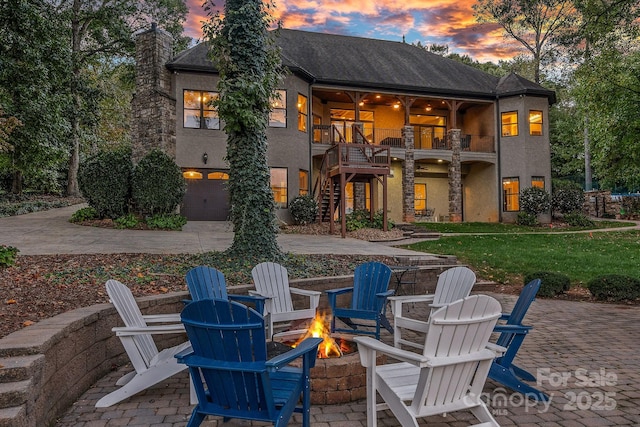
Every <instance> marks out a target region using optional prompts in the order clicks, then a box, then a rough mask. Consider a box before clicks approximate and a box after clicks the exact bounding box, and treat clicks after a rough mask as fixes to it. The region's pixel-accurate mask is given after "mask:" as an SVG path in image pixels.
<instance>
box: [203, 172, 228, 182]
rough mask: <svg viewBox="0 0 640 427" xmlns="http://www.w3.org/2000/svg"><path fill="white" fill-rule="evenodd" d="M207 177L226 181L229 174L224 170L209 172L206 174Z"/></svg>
mask: <svg viewBox="0 0 640 427" xmlns="http://www.w3.org/2000/svg"><path fill="white" fill-rule="evenodd" d="M207 179H217V180H224V181H227V180H228V179H229V174H228V173H226V172H209V173H208V174H207Z"/></svg>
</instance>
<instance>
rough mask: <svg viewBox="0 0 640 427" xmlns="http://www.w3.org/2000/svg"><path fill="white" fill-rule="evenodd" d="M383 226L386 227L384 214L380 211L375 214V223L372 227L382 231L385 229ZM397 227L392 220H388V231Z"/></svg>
mask: <svg viewBox="0 0 640 427" xmlns="http://www.w3.org/2000/svg"><path fill="white" fill-rule="evenodd" d="M383 225H384V216H383V212H382V211H381V210H380V211H377V212H376V213H374V214H373V222H372V223H371V227H372V228H377V229H380V230H382V229H383V228H384V227H383ZM395 226H396V224H395V223H394V222H393V221H392V220H390V219H389V218H387V229H388V230H391V229H392V228H393V227H395Z"/></svg>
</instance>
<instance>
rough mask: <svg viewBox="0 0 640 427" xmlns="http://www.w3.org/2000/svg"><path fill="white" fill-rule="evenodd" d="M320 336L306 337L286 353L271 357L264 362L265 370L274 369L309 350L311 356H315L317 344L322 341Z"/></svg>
mask: <svg viewBox="0 0 640 427" xmlns="http://www.w3.org/2000/svg"><path fill="white" fill-rule="evenodd" d="M322 341H323V340H322V338H307V339H305V340H304V341H302V342H301V343H300V344H298V345H297V346H296V347H295V348H292V349H291V350H289V351H287V352H286V353H283V354H280V355H278V356H276V357H274V358H272V359H269V360H268V361H267V363H266V367H267V370H272V371H275V370H277V369H278V368H280V367H282V366H283V365H286V364H288V363H289V362H291V361H292V360H295V359H297V358H299V357H300V356H303V355H305V354H307V353H309V352H313V353H314V356H313V358H314V359H315V358H316V354H317V353H318V346H319V345H320V343H321V342H322Z"/></svg>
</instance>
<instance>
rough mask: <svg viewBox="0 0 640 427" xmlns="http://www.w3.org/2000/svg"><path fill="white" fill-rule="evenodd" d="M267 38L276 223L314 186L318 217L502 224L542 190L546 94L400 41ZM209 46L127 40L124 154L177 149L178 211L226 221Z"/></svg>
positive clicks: (150, 34) (304, 35) (162, 36)
mask: <svg viewBox="0 0 640 427" xmlns="http://www.w3.org/2000/svg"><path fill="white" fill-rule="evenodd" d="M277 43H278V45H279V46H280V48H281V51H282V61H283V64H284V65H285V66H286V67H287V68H288V69H289V70H290V73H288V75H287V76H286V78H285V80H284V81H283V83H282V87H281V88H280V89H279V90H278V93H279V97H278V99H274V102H273V110H272V112H271V115H270V121H269V128H268V130H267V136H268V141H269V147H268V164H269V166H270V168H271V186H272V189H273V193H274V198H275V201H276V204H277V207H278V209H277V215H278V218H280V219H281V220H282V221H285V222H287V221H290V219H291V218H290V214H289V212H288V203H289V202H290V201H291V200H292V199H293V198H294V197H296V196H298V195H299V194H309V193H313V194H314V195H315V196H316V197H319V200H320V199H322V198H324V202H326V206H325V207H324V209H323V212H324V214H325V217H327V218H328V217H331V214H330V213H327V212H332V211H333V212H336V213H334V215H333V216H334V217H336V216H342V217H343V218H344V214H340V212H342V213H344V212H349V211H350V210H352V209H367V210H371V209H373V211H377V210H381V209H383V210H384V211H385V212H386V213H387V214H388V217H389V218H391V219H392V220H394V221H396V222H402V221H404V222H411V221H414V220H416V219H418V220H421V219H427V220H432V221H447V220H451V221H481V222H498V221H505V222H514V221H515V220H516V217H517V214H518V212H519V198H518V196H519V192H520V191H521V190H522V189H524V188H527V187H530V186H538V187H542V188H545V189H546V190H547V191H550V187H551V163H550V146H549V106H550V105H551V104H552V103H554V102H555V93H554V92H553V91H551V90H548V89H545V88H544V87H542V86H540V85H538V84H535V83H533V82H531V81H528V80H526V79H524V78H522V77H520V76H518V75H516V74H510V75H508V76H506V77H503V78H498V77H495V76H492V75H490V74H487V73H484V72H482V71H480V70H478V69H476V68H473V67H470V66H467V65H464V64H462V63H459V62H456V61H453V60H449V59H447V58H443V57H441V56H438V55H435V54H433V53H430V52H427V51H425V50H424V49H422V48H419V47H416V46H413V45H409V44H406V43H401V42H392V41H384V40H374V39H367V38H360V37H349V36H340V35H333V34H322V33H314V32H306V31H299V30H288V29H282V30H280V34H279V37H278V39H277ZM207 50H208V48H207V45H206V44H204V43H201V44H198V45H196V46H194V47H192V48H190V49H188V50H186V51H184V52H182V53H179V54H178V55H176V56H172V54H171V37H170V36H169V34H168V33H166V32H164V31H162V30H161V29H158V28H156V27H155V26H153V27H152V28H151V29H150V30H148V31H146V32H143V33H141V34H139V35H138V36H137V57H136V61H137V76H136V84H137V90H136V95H135V97H134V100H133V103H132V105H133V110H134V125H133V130H132V132H133V140H134V144H135V147H134V156H138V157H140V156H141V155H142V154H143V153H144V152H146V151H147V150H149V149H150V148H153V147H160V148H161V149H163V150H164V151H165V152H167V153H169V154H170V155H172V156H174V157H175V160H176V162H177V164H178V165H179V166H180V167H181V168H182V170H183V172H184V176H185V178H187V182H188V184H187V193H186V196H185V199H184V203H183V206H182V212H183V213H184V214H185V215H186V216H187V218H188V219H189V220H224V219H226V218H227V215H228V209H229V207H228V201H227V196H226V191H225V181H226V180H227V179H228V165H227V163H226V162H225V152H226V135H225V133H224V131H223V127H224V124H223V123H221V122H220V120H219V118H218V116H217V112H216V111H215V109H214V108H213V107H211V106H210V105H209V103H208V100H210V99H211V98H214V97H216V96H217V92H216V87H217V82H218V75H217V72H216V69H215V67H214V66H213V64H212V63H211V62H210V60H209V59H208V57H207V53H208V52H207ZM332 171H333V172H332ZM542 220H543V221H544V220H545V218H543V219H542ZM547 220H550V218H547Z"/></svg>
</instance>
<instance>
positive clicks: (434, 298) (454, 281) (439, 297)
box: [389, 267, 476, 349]
mask: <svg viewBox="0 0 640 427" xmlns="http://www.w3.org/2000/svg"><path fill="white" fill-rule="evenodd" d="M475 283H476V275H475V273H474V272H473V271H472V270H471V269H469V268H467V267H453V268H450V269H448V270H445V271H444V272H443V273H441V274H440V276H438V283H437V284H436V290H435V293H434V294H427V295H402V296H393V297H389V301H390V302H391V312H392V313H393V345H394V346H395V347H398V348H402V345H406V346H409V347H414V348H418V349H422V346H423V345H424V343H423V342H417V341H412V340H409V339H407V338H406V335H405V338H403V337H402V333H403V332H407V331H413V332H418V333H421V334H422V333H425V332H426V331H427V328H428V327H429V323H428V322H427V319H422V320H420V319H414V318H411V317H408V315H409V314H410V311H408V310H404V311H403V308H404V306H405V304H409V303H430V304H429V307H431V310H430V314H433V313H434V312H435V311H436V310H437V309H439V308H440V307H443V306H445V305H447V304H449V303H451V302H453V301H456V300H459V299H462V298H464V297H466V296H469V293H471V288H472V287H473V285H474V284H475ZM420 337H422V335H420Z"/></svg>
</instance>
